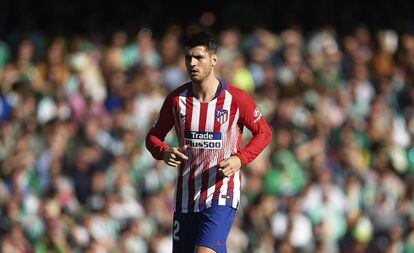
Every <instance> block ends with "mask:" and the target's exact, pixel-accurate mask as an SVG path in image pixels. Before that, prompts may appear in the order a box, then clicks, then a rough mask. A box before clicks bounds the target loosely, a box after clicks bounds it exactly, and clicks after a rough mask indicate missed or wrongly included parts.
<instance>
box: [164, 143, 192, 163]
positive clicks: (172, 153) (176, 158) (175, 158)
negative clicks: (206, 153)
mask: <svg viewBox="0 0 414 253" xmlns="http://www.w3.org/2000/svg"><path fill="white" fill-rule="evenodd" d="M186 149H187V145H184V147H182V148H170V149H169V150H167V151H165V152H164V156H163V158H162V159H163V160H164V162H165V163H166V164H168V165H170V166H172V167H178V166H179V165H180V164H181V162H182V161H185V160H188V157H187V156H186V155H184V151H185V150H186Z"/></svg>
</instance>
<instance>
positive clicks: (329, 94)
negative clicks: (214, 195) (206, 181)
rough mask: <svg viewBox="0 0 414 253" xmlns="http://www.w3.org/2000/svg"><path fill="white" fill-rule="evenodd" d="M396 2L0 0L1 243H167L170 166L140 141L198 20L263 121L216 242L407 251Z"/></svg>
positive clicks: (410, 217) (402, 64)
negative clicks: (262, 134)
mask: <svg viewBox="0 0 414 253" xmlns="http://www.w3.org/2000/svg"><path fill="white" fill-rule="evenodd" d="M184 6H185V7H184ZM412 13H414V4H413V3H412V2H410V1H392V2H391V3H390V2H389V1H362V2H360V1H356V0H352V1H343V2H342V1H341V2H339V1H338V2H335V1H327V0H318V1H299V0H291V1H238V3H237V4H236V3H234V2H231V1H205V2H202V3H197V4H195V3H194V2H192V1H174V2H163V1H159V0H158V1H157V0H155V1H146V2H137V1H119V2H112V1H97V0H93V1H69V0H59V1H45V0H41V1H29V0H17V1H1V2H0V88H1V90H0V251H1V252H39V253H41V252H137V253H146V252H154V253H164V252H170V249H171V236H170V233H171V216H172V213H171V212H172V206H171V204H172V203H171V200H172V195H173V190H174V180H175V176H176V174H175V170H174V169H172V168H166V167H165V166H164V165H163V163H162V162H155V161H154V160H153V159H152V157H150V155H149V154H148V152H146V150H145V148H144V147H143V138H144V136H145V134H146V131H147V130H148V128H149V127H150V125H151V123H152V121H153V120H154V117H155V116H156V113H157V111H158V109H159V107H160V105H161V103H162V101H163V98H164V96H165V95H166V94H167V93H168V91H170V90H172V89H174V87H176V86H177V85H178V84H179V83H180V82H184V81H186V80H187V77H186V74H185V69H184V66H183V62H182V48H181V46H182V41H183V40H184V39H185V38H186V37H188V35H189V34H191V33H193V32H195V31H197V30H200V29H206V30H210V31H212V32H213V33H215V34H216V35H217V37H218V39H219V43H220V45H221V49H220V51H219V58H220V65H219V66H218V74H219V76H220V77H221V78H223V79H224V80H225V81H228V82H230V83H233V84H235V85H237V86H239V87H241V88H243V89H245V90H247V91H248V92H250V93H251V94H252V96H254V98H255V101H256V102H257V103H258V105H259V107H260V108H261V111H262V113H263V114H264V115H265V116H266V118H267V119H268V121H269V122H270V124H271V127H272V131H273V134H274V139H273V141H272V144H271V146H270V147H269V148H268V149H267V150H266V151H265V152H264V153H263V154H262V155H261V156H260V157H258V158H257V159H256V160H255V161H254V162H253V163H252V164H251V165H249V166H247V167H246V168H244V169H243V172H244V184H243V195H242V206H241V208H240V210H239V211H238V216H237V219H236V221H235V224H234V226H233V229H232V231H231V234H230V237H229V242H228V248H229V252H234V253H262V252H263V253H272V252H319V253H322V252H344V253H346V252H403V253H408V252H414V188H413V185H414V176H413V175H414V148H413V143H414V141H413V135H414V107H413V106H414V90H413V85H414V83H413V82H414V20H413V18H414V15H412ZM246 138H248V136H246ZM168 142H170V143H172V144H174V143H175V140H174V137H173V136H169V138H168Z"/></svg>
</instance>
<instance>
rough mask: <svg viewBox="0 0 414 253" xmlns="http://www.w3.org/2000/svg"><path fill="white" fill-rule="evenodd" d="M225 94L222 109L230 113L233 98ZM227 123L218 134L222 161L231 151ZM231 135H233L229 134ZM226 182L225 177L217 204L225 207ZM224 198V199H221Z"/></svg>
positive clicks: (226, 178)
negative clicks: (222, 151)
mask: <svg viewBox="0 0 414 253" xmlns="http://www.w3.org/2000/svg"><path fill="white" fill-rule="evenodd" d="M225 92H226V97H225V99H224V103H223V109H225V110H227V111H228V113H229V114H230V113H231V102H232V98H233V96H232V95H231V94H230V92H228V91H227V90H226V91H225ZM229 122H230V120H227V121H226V122H224V124H222V125H221V126H220V132H222V134H223V144H224V145H223V149H224V157H223V158H224V159H227V158H229V157H230V155H231V154H232V152H233V150H231V146H229V144H230V143H229V142H228V141H227V138H228V136H227V133H233V131H234V129H232V130H230V131H228V128H229ZM231 135H233V134H231ZM228 182H229V178H228V177H225V178H224V179H223V184H222V185H221V187H220V193H219V196H218V198H219V201H218V204H219V205H226V200H227V198H226V197H227V187H228ZM223 197H224V198H223Z"/></svg>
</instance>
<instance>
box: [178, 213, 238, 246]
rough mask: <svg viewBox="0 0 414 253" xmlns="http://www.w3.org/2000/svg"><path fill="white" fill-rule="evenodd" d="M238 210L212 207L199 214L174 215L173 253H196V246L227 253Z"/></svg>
mask: <svg viewBox="0 0 414 253" xmlns="http://www.w3.org/2000/svg"><path fill="white" fill-rule="evenodd" d="M235 214H236V209H234V208H232V207H230V206H212V207H210V208H207V209H204V210H203V211H201V212H197V213H174V222H173V253H194V249H195V246H196V245H198V246H203V247H207V248H210V249H212V250H214V251H216V252H217V253H226V252H227V250H226V241H227V236H228V235H229V232H230V228H231V225H232V224H233V221H234V216H235Z"/></svg>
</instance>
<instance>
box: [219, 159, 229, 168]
mask: <svg viewBox="0 0 414 253" xmlns="http://www.w3.org/2000/svg"><path fill="white" fill-rule="evenodd" d="M228 165H230V161H229V159H226V160H223V161H221V162H220V163H219V167H220V168H224V167H226V166H228Z"/></svg>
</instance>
